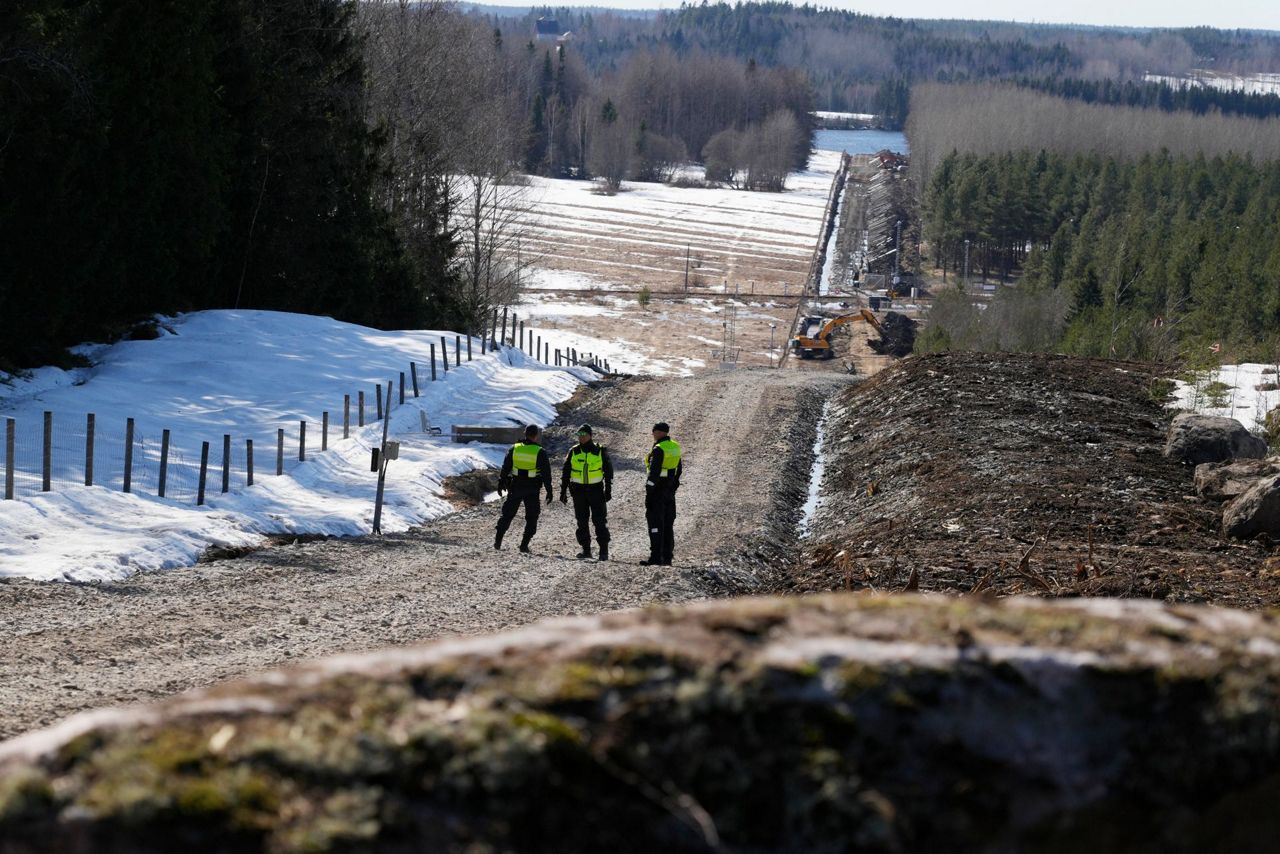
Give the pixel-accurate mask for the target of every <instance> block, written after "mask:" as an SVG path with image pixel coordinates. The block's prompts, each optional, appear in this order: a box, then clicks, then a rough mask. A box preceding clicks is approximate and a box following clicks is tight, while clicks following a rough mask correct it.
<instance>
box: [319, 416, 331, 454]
mask: <svg viewBox="0 0 1280 854" xmlns="http://www.w3.org/2000/svg"><path fill="white" fill-rule="evenodd" d="M320 450H322V451H327V450H329V412H328V410H326V411H324V412H321V413H320Z"/></svg>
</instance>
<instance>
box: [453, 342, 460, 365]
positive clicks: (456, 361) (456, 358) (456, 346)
mask: <svg viewBox="0 0 1280 854" xmlns="http://www.w3.org/2000/svg"><path fill="white" fill-rule="evenodd" d="M453 366H454V367H455V368H460V367H462V336H461V335H455V336H453Z"/></svg>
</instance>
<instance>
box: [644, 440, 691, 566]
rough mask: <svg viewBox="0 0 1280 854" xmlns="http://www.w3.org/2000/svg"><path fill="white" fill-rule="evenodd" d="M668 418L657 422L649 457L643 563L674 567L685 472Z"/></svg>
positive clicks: (645, 490) (645, 494)
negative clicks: (646, 540)
mask: <svg viewBox="0 0 1280 854" xmlns="http://www.w3.org/2000/svg"><path fill="white" fill-rule="evenodd" d="M670 432H671V428H670V427H669V426H668V425H667V423H666V422H665V421H659V422H658V423H657V424H654V425H653V449H652V450H651V451H649V454H648V456H646V457H645V459H644V463H645V471H646V473H647V477H646V479H645V483H644V516H645V521H646V522H648V524H649V559H648V560H642V561H640V565H641V566H671V560H672V557H673V554H674V552H675V526H676V490H677V489H679V488H680V475H681V473H683V471H684V463H683V461H682V460H681V449H680V444H679V443H678V442H676V441H675V440H674V439H672V438H671V435H670Z"/></svg>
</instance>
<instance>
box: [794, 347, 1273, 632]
mask: <svg viewBox="0 0 1280 854" xmlns="http://www.w3.org/2000/svg"><path fill="white" fill-rule="evenodd" d="M1160 374H1161V371H1160V369H1159V368H1157V367H1154V366H1150V365H1145V364H1138V363H1127V362H1116V361H1106V360H1090V359H1080V358H1070V357H1064V356H1052V355H1023V354H975V353H953V354H943V355H935V356H927V357H916V358H912V359H908V360H906V361H904V362H901V363H898V364H897V365H896V366H894V367H893V368H891V369H889V370H885V371H883V372H881V373H880V374H878V375H877V376H875V377H874V378H873V379H871V380H869V381H868V382H866V383H863V384H861V385H859V386H856V387H853V388H851V389H849V390H848V391H845V392H843V393H842V394H841V395H839V396H838V397H837V398H836V400H835V403H834V404H833V406H832V410H831V420H830V423H829V424H828V428H827V436H828V440H827V449H828V453H829V456H830V459H829V461H828V464H827V470H826V477H825V480H824V485H823V492H824V499H823V504H822V506H821V508H820V509H819V511H818V514H817V516H816V517H815V524H814V525H813V530H814V531H815V532H816V533H815V535H814V536H813V538H812V539H811V540H810V541H809V546H808V547H807V548H806V550H805V552H804V554H803V555H802V558H801V560H800V562H799V565H798V566H797V567H796V569H795V571H794V572H793V576H792V578H791V589H794V590H800V591H812V590H832V589H863V588H869V589H873V590H902V589H917V588H918V589H921V590H941V591H950V592H976V591H990V592H994V593H1000V594H1005V593H1029V594H1036V595H1049V596H1076V595H1107V596H1126V597H1146V598H1156V599H1165V600H1168V601H1171V602H1204V601H1211V602H1216V603H1219V604H1225V605H1231V606H1235V607H1242V608H1260V607H1267V606H1274V605H1276V604H1277V603H1280V555H1278V554H1277V552H1276V551H1275V549H1273V548H1271V547H1269V546H1267V545H1266V544H1265V543H1256V542H1255V543H1237V542H1233V541H1230V540H1227V539H1225V538H1223V537H1222V536H1221V531H1220V528H1221V518H1220V508H1219V506H1218V505H1217V504H1216V503H1215V502H1211V501H1207V500H1204V499H1201V498H1199V497H1197V496H1196V495H1195V494H1194V491H1195V488H1194V484H1193V470H1192V468H1191V467H1190V466H1183V465H1180V464H1178V463H1176V462H1174V461H1172V460H1169V459H1166V458H1165V457H1163V456H1161V448H1162V446H1163V445H1164V441H1165V433H1166V429H1167V426H1168V424H1169V421H1170V416H1171V413H1170V412H1169V411H1167V410H1166V409H1165V408H1164V407H1163V400H1162V399H1159V398H1161V397H1162V394H1163V391H1164V390H1165V389H1166V388H1167V383H1165V382H1164V381H1162V379H1161V376H1160Z"/></svg>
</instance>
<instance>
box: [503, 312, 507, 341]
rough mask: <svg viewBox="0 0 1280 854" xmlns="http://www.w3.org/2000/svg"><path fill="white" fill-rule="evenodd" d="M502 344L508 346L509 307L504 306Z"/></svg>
mask: <svg viewBox="0 0 1280 854" xmlns="http://www.w3.org/2000/svg"><path fill="white" fill-rule="evenodd" d="M502 346H503V347H505V346H507V307H506V306H505V305H504V306H503V307H502Z"/></svg>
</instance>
